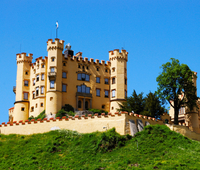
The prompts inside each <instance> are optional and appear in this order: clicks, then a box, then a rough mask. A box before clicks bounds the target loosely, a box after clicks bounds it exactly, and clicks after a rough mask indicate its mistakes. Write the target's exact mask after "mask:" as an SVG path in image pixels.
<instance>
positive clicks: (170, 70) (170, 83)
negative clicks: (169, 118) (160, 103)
mask: <svg viewBox="0 0 200 170" xmlns="http://www.w3.org/2000/svg"><path fill="white" fill-rule="evenodd" d="M161 68H162V73H161V74H160V75H159V76H158V77H157V79H156V81H157V82H158V90H157V94H158V96H159V97H160V98H161V99H162V100H164V101H168V102H169V104H170V105H171V106H172V107H173V108H174V123H175V124H178V114H179V109H180V108H181V107H183V106H188V108H189V109H190V110H193V107H195V106H196V107H197V104H196V102H197V100H198V97H197V96H196V87H195V86H194V83H193V81H192V79H193V78H194V79H195V78H196V76H195V75H194V72H192V71H191V70H190V68H189V67H188V66H187V65H186V64H180V63H179V60H176V59H174V58H171V62H167V63H166V64H163V65H162V66H161ZM181 95H182V98H180V96H181ZM186 96H187V97H186ZM171 101H173V103H171ZM197 108H198V107H197Z"/></svg>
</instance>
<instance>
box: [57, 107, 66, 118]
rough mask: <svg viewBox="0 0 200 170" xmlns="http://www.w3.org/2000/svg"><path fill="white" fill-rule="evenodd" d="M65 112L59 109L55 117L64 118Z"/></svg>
mask: <svg viewBox="0 0 200 170" xmlns="http://www.w3.org/2000/svg"><path fill="white" fill-rule="evenodd" d="M66 114H67V112H66V111H65V110H64V109H61V110H59V111H58V113H56V117H60V118H61V117H63V116H66Z"/></svg>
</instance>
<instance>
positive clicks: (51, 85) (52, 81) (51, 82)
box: [50, 80, 54, 88]
mask: <svg viewBox="0 0 200 170" xmlns="http://www.w3.org/2000/svg"><path fill="white" fill-rule="evenodd" d="M50 88H54V80H51V81H50Z"/></svg>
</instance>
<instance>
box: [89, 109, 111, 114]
mask: <svg viewBox="0 0 200 170" xmlns="http://www.w3.org/2000/svg"><path fill="white" fill-rule="evenodd" d="M89 111H91V112H93V113H94V114H95V113H98V115H100V114H101V113H105V114H106V115H107V114H108V112H107V111H105V110H100V109H89Z"/></svg>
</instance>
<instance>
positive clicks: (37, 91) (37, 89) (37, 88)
mask: <svg viewBox="0 0 200 170" xmlns="http://www.w3.org/2000/svg"><path fill="white" fill-rule="evenodd" d="M38 94H39V87H36V96H38Z"/></svg>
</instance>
